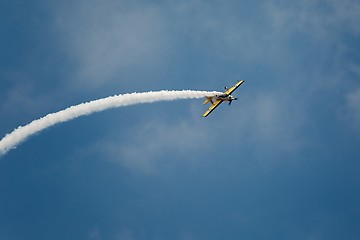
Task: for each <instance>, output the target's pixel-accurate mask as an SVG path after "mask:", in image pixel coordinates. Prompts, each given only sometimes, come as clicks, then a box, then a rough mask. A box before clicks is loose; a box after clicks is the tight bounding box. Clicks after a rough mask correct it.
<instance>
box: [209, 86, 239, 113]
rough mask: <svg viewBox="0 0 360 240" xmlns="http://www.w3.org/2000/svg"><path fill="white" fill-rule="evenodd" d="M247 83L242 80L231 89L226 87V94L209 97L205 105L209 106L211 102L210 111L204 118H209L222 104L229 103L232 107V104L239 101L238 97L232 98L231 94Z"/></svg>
mask: <svg viewBox="0 0 360 240" xmlns="http://www.w3.org/2000/svg"><path fill="white" fill-rule="evenodd" d="M244 82H245V81H244V80H240V81H239V82H238V83H237V84H235V85H234V86H232V87H231V88H227V87H225V90H226V92H224V93H223V94H220V95H215V96H207V97H206V100H205V102H204V104H207V103H208V102H211V104H212V105H211V106H210V107H209V109H208V110H207V111H206V112H205V113H204V115H203V117H207V116H208V115H209V114H210V113H211V112H212V111H214V110H215V108H217V107H218V106H219V105H220V104H221V103H222V102H224V101H227V102H229V105H231V102H232V101H233V100H237V98H236V97H233V96H231V93H233V92H234V91H235V90H236V89H237V88H238V87H239V86H240V85H241V84H243V83H244Z"/></svg>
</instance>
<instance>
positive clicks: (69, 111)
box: [0, 90, 219, 156]
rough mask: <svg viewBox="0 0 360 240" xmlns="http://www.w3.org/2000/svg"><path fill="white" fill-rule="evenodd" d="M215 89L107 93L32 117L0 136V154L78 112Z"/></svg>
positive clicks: (196, 95) (201, 94) (184, 96)
mask: <svg viewBox="0 0 360 240" xmlns="http://www.w3.org/2000/svg"><path fill="white" fill-rule="evenodd" d="M215 94H219V92H207V91H192V90H182V91H168V90H162V91H155V92H153V91H150V92H143V93H128V94H120V95H115V96H110V97H107V98H102V99H98V100H93V101H90V102H85V103H80V104H78V105H74V106H71V107H68V108H66V109H64V110H61V111H58V112H55V113H50V114H48V115H46V116H45V117H42V118H40V119H37V120H34V121H32V122H31V123H29V124H27V125H25V126H20V127H18V128H17V129H15V130H14V131H13V132H11V133H10V134H7V135H6V136H5V137H4V138H3V139H1V140H0V156H1V155H4V154H5V153H7V152H8V151H9V150H11V149H12V148H14V147H16V146H17V145H18V144H20V143H21V142H23V141H25V140H26V139H27V138H28V137H30V136H31V135H33V134H35V133H37V132H40V131H42V130H44V129H46V128H48V127H51V126H53V125H55V124H58V123H62V122H66V121H70V120H72V119H75V118H78V117H80V116H85V115H89V114H92V113H95V112H100V111H104V110H106V109H110V108H116V107H124V106H129V105H134V104H140V103H152V102H157V101H173V100H178V99H191V98H202V97H205V96H212V95H215Z"/></svg>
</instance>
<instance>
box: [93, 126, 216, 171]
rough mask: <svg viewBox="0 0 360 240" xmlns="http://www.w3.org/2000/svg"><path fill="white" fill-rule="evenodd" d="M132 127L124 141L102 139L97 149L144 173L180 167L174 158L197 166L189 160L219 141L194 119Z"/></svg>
mask: <svg viewBox="0 0 360 240" xmlns="http://www.w3.org/2000/svg"><path fill="white" fill-rule="evenodd" d="M133 128H134V131H131V134H130V135H129V136H128V137H127V138H126V140H125V141H124V140H121V142H119V141H116V139H111V141H108V140H102V141H100V142H98V143H97V144H96V148H97V151H100V152H102V153H103V154H104V155H105V156H107V157H108V159H109V160H111V161H116V162H118V163H119V164H121V165H123V166H125V167H129V168H131V169H133V170H135V171H140V172H143V173H155V172H158V171H163V170H164V169H168V168H167V167H166V166H168V167H169V166H172V165H176V166H178V165H179V163H177V162H174V161H173V160H172V159H176V161H179V158H181V159H182V163H185V164H190V165H191V164H196V163H190V162H189V161H188V160H187V159H192V161H193V160H194V157H193V156H194V155H196V154H198V153H201V152H202V151H206V149H208V148H209V147H211V145H212V144H213V143H214V141H215V138H216V137H215V135H214V134H212V133H211V131H210V129H207V127H206V125H204V124H203V122H202V121H194V120H188V121H185V120H181V121H178V122H173V123H167V122H164V121H163V120H160V119H158V120H156V121H155V120H153V121H151V122H147V123H146V124H144V125H141V126H134V127H133ZM135 129H136V130H135ZM170 168H171V167H170Z"/></svg>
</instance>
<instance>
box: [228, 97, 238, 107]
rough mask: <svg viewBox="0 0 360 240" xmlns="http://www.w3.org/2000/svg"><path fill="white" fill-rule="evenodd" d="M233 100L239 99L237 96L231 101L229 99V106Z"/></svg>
mask: <svg viewBox="0 0 360 240" xmlns="http://www.w3.org/2000/svg"><path fill="white" fill-rule="evenodd" d="M233 100H237V98H233V99H232V100H230V101H229V106H230V105H231V102H232V101H233Z"/></svg>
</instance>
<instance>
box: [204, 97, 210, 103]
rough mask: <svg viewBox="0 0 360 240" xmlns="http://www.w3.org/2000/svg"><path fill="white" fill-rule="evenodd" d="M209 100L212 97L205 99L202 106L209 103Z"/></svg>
mask: <svg viewBox="0 0 360 240" xmlns="http://www.w3.org/2000/svg"><path fill="white" fill-rule="evenodd" d="M211 98H212V97H206V100H205V101H204V103H203V104H207V103H208V102H210V101H211Z"/></svg>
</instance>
